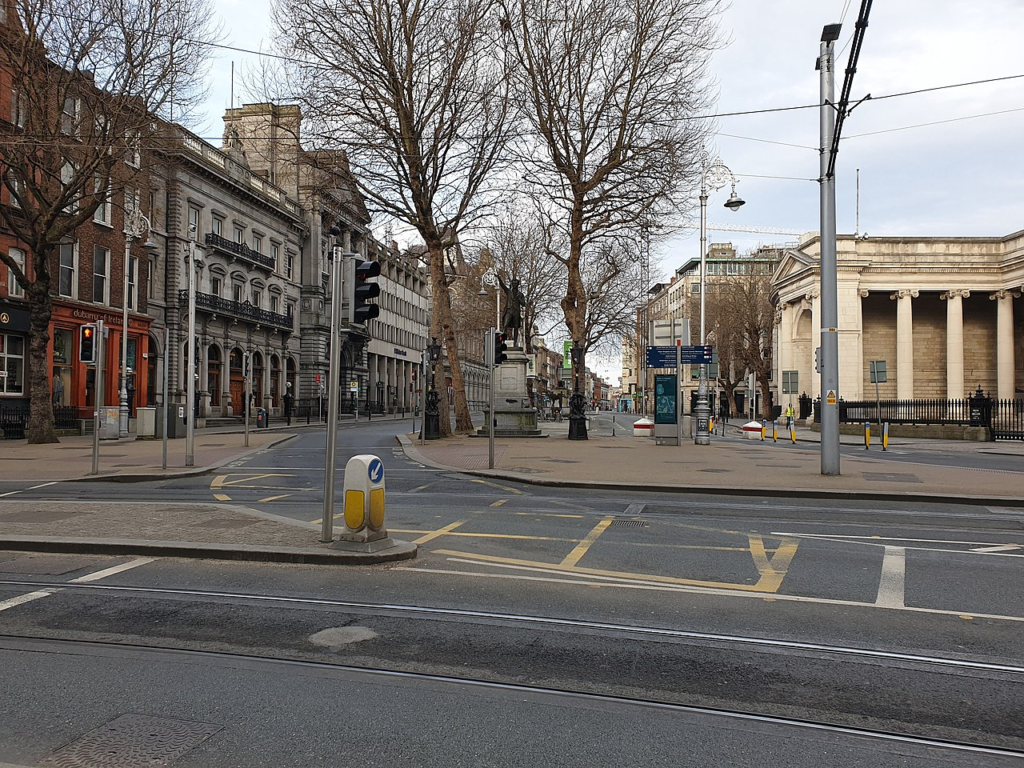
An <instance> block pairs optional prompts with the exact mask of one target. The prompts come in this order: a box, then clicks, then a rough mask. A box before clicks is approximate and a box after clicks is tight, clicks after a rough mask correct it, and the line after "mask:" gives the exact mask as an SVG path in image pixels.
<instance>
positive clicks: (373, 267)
mask: <svg viewBox="0 0 1024 768" xmlns="http://www.w3.org/2000/svg"><path fill="white" fill-rule="evenodd" d="M379 275H380V262H377V261H363V262H357V263H356V278H355V280H353V285H352V294H351V295H350V296H349V302H350V303H349V306H350V307H351V308H352V311H351V314H350V315H349V317H350V319H351V321H352V322H353V323H365V322H366V321H367V320H373V319H374V318H375V317H377V316H379V315H380V307H378V306H377V305H376V304H371V303H370V302H371V301H372V300H373V299H376V298H377V297H378V296H380V286H379V285H377V283H370V282H367V281H369V280H371V279H372V278H374V277H378V276H379Z"/></svg>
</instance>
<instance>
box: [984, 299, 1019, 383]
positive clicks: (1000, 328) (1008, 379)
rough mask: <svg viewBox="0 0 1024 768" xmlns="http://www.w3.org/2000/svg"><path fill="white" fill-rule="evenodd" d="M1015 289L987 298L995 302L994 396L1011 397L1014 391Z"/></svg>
mask: <svg viewBox="0 0 1024 768" xmlns="http://www.w3.org/2000/svg"><path fill="white" fill-rule="evenodd" d="M1019 296H1020V293H1019V292H1017V291H996V292H995V293H993V294H992V295H990V296H989V299H991V300H992V301H995V302H997V304H996V397H998V398H999V399H1000V400H1010V399H1012V398H1013V397H1014V396H1015V394H1016V392H1015V391H1014V360H1013V300H1014V299H1016V298H1017V297H1019Z"/></svg>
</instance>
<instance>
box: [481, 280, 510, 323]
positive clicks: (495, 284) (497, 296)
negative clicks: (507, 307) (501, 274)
mask: <svg viewBox="0 0 1024 768" xmlns="http://www.w3.org/2000/svg"><path fill="white" fill-rule="evenodd" d="M480 282H481V283H483V284H484V285H489V286H491V287H492V288H494V327H495V328H496V329H497V331H498V333H501V332H502V331H504V330H505V329H504V328H502V327H501V288H500V282H499V280H498V271H497V270H496V269H495V268H494V267H490V268H489V269H488V270H487V271H486V272H484V273H483V275H482V276H481V278H480ZM486 293H487V292H486V291H485V290H484V289H483V288H481V289H480V295H481V296H483V295H486Z"/></svg>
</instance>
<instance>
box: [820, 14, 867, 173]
mask: <svg viewBox="0 0 1024 768" xmlns="http://www.w3.org/2000/svg"><path fill="white" fill-rule="evenodd" d="M871 3H872V0H861V4H860V13H859V14H858V16H857V23H856V26H855V28H854V33H853V47H852V48H851V49H850V59H849V62H848V63H847V65H846V76H845V77H844V78H843V90H842V93H841V94H840V96H839V104H838V106H836V124H835V130H834V131H833V133H832V146H831V147H830V148H829V153H828V170H827V171H826V172H825V178H826V179H831V178H834V177H835V172H836V158H837V157H838V155H839V140H840V138H841V136H842V133H843V123H844V122H845V121H846V116H847V115H848V114H850V112H852V111H853V109H855V108H856V106H857V105H856V104H855V105H854V106H853V107H850V91H851V90H853V77H854V75H856V74H857V62H858V61H859V60H860V50H861V46H862V45H863V44H864V31H865V30H866V29H867V28H868V16H869V15H870V14H871ZM870 98H871V94H870V93H869V94H868V95H867V96H865V97H864V98H863V99H861V100H860V101H859V102H857V104H861V103H863V102H864V101H866V100H867V99H870Z"/></svg>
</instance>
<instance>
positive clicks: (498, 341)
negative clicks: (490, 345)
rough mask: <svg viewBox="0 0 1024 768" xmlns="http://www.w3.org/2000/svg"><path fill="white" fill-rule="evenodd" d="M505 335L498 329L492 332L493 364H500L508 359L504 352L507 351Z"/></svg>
mask: <svg viewBox="0 0 1024 768" xmlns="http://www.w3.org/2000/svg"><path fill="white" fill-rule="evenodd" d="M505 339H506V336H505V334H504V333H501V332H500V331H495V332H494V364H495V365H501V364H502V363H504V362H505V361H506V360H508V355H506V354H505V352H507V351H508V344H506V343H505Z"/></svg>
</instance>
